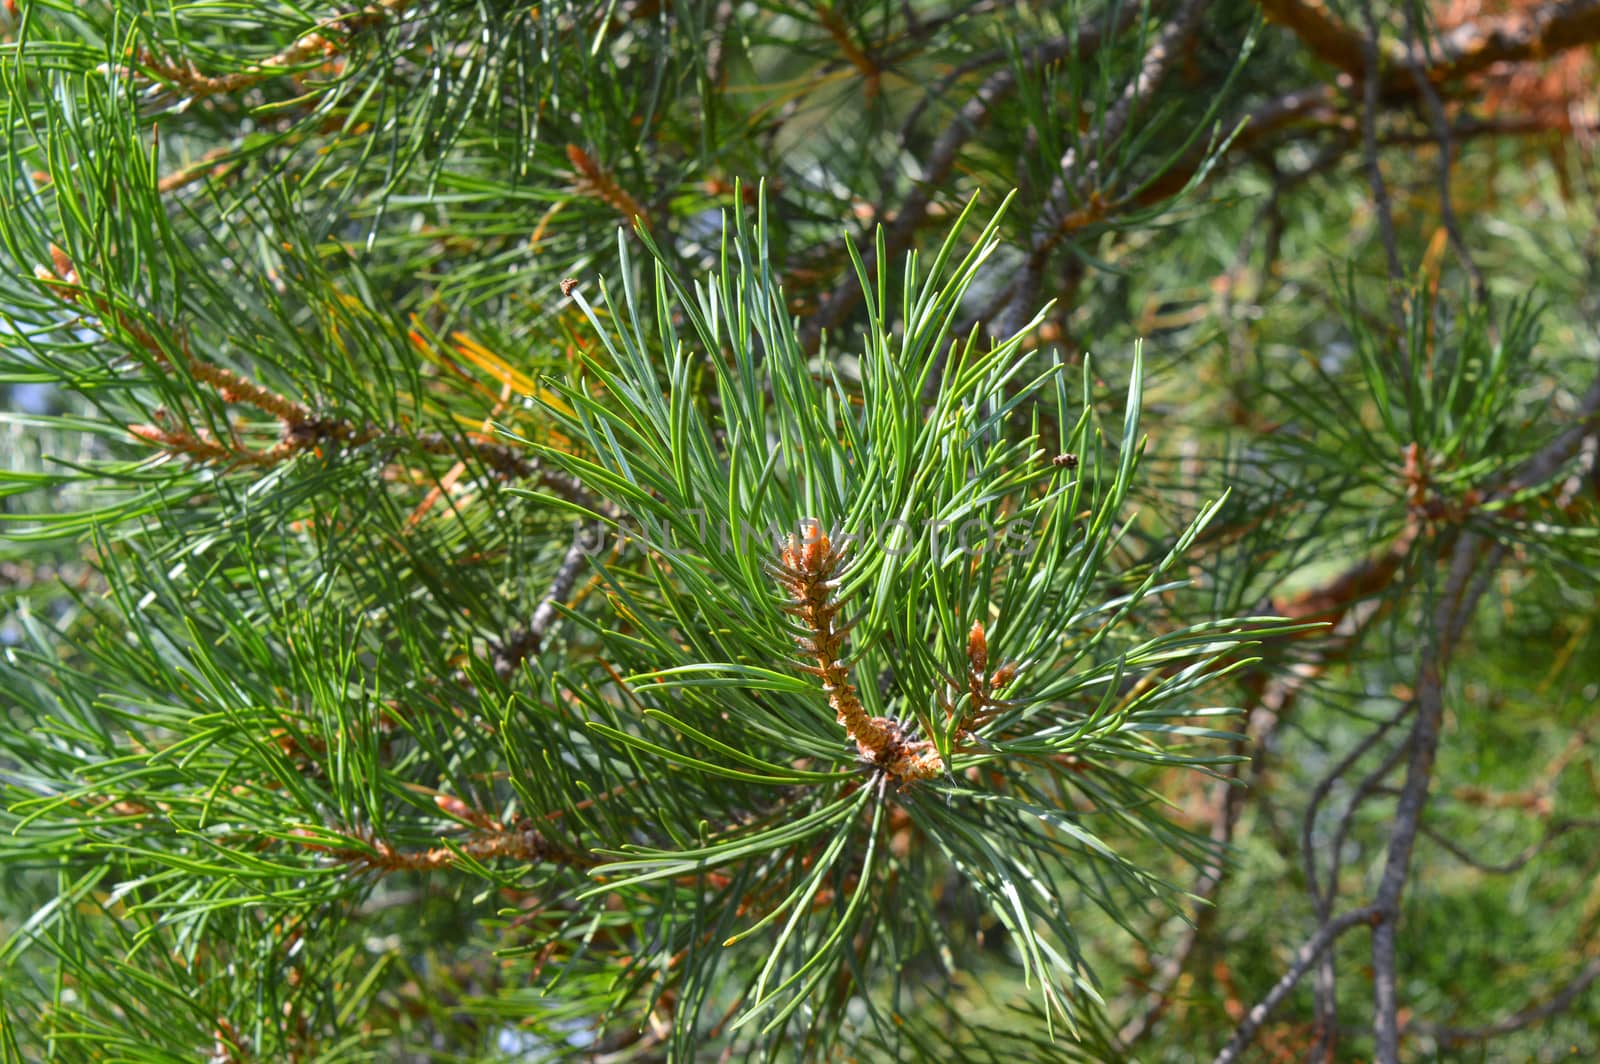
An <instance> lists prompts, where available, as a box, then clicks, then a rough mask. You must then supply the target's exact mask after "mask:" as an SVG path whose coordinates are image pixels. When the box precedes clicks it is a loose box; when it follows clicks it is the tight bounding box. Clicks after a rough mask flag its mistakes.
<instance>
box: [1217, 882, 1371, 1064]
mask: <svg viewBox="0 0 1600 1064" xmlns="http://www.w3.org/2000/svg"><path fill="white" fill-rule="evenodd" d="M1382 919H1383V914H1382V912H1381V910H1379V909H1378V907H1377V906H1375V905H1367V906H1363V907H1362V908H1360V909H1353V910H1351V911H1350V912H1347V913H1345V914H1343V915H1342V916H1339V917H1337V918H1335V919H1333V920H1329V921H1327V922H1326V923H1324V924H1323V925H1322V926H1321V927H1319V928H1317V931H1316V933H1315V934H1314V935H1312V936H1311V938H1310V939H1308V940H1307V941H1306V944H1305V945H1303V946H1301V947H1300V948H1299V949H1298V950H1296V951H1295V955H1294V961H1293V963H1291V964H1290V965H1289V969H1288V971H1286V972H1284V973H1283V975H1282V976H1281V977H1280V978H1279V979H1278V981H1277V982H1276V983H1274V984H1273V986H1272V989H1271V990H1269V991H1267V995H1266V997H1264V998H1262V999H1261V1000H1260V1001H1259V1002H1257V1003H1256V1005H1255V1007H1254V1008H1252V1009H1251V1010H1250V1011H1249V1012H1247V1013H1245V1017H1244V1020H1243V1021H1241V1022H1240V1024H1239V1026H1238V1027H1237V1028H1236V1029H1235V1030H1234V1032H1233V1037H1232V1038H1230V1039H1228V1044H1227V1045H1225V1046H1223V1047H1222V1052H1220V1053H1218V1054H1217V1056H1216V1059H1215V1060H1214V1061H1213V1064H1233V1062H1234V1061H1236V1060H1238V1059H1239V1055H1240V1054H1241V1053H1243V1052H1244V1051H1245V1050H1246V1049H1248V1048H1249V1047H1250V1043H1251V1042H1252V1041H1254V1040H1255V1036H1256V1032H1257V1031H1259V1030H1261V1025H1262V1024H1263V1023H1265V1022H1266V1020H1267V1017H1268V1016H1270V1015H1272V1010H1273V1009H1275V1008H1277V1007H1278V1005H1279V1004H1281V1003H1282V1001H1283V999H1284V998H1286V997H1288V996H1289V992H1290V991H1291V990H1293V989H1294V988H1295V985H1296V984H1297V983H1299V982H1300V980H1301V978H1303V977H1304V976H1305V974H1306V972H1307V971H1309V970H1310V969H1311V966H1312V965H1313V964H1315V963H1316V961H1317V958H1318V957H1320V956H1322V954H1323V952H1324V951H1325V950H1327V949H1328V948H1329V947H1331V946H1332V945H1333V944H1334V943H1335V942H1336V941H1338V939H1339V936H1340V935H1342V934H1344V933H1345V932H1346V931H1348V930H1350V929H1351V928H1352V927H1355V926H1356V925H1358V924H1376V923H1378V922H1379V921H1380V920H1382Z"/></svg>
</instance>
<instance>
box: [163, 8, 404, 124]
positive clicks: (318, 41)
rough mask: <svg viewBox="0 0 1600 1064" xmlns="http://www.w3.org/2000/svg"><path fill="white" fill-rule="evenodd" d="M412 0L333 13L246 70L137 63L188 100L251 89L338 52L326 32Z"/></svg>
mask: <svg viewBox="0 0 1600 1064" xmlns="http://www.w3.org/2000/svg"><path fill="white" fill-rule="evenodd" d="M411 3H412V0H378V2H377V3H374V4H369V5H368V6H366V7H364V8H362V9H361V10H359V11H354V12H350V13H349V14H344V15H335V16H334V17H333V18H330V19H327V20H326V21H324V22H322V23H320V24H319V25H318V26H317V28H316V29H314V30H312V31H310V32H308V33H306V34H304V35H303V36H301V37H300V38H299V39H297V40H296V41H295V42H294V43H293V44H291V45H289V47H287V48H285V49H283V51H281V52H278V53H277V54H275V55H270V56H268V57H267V58H265V59H262V60H259V61H255V62H251V63H250V64H249V69H247V70H237V71H234V72H233V73H230V74H217V75H208V74H205V73H202V72H201V71H200V69H199V68H198V67H196V66H195V65H194V64H193V63H191V62H186V61H181V60H171V59H164V58H161V57H159V56H155V55H151V54H149V53H145V54H144V55H141V56H140V57H139V63H140V66H142V67H143V68H144V69H145V70H147V71H149V72H150V73H152V74H154V75H155V76H156V77H158V78H160V79H161V80H162V81H164V82H166V83H167V84H169V85H171V86H172V87H173V88H175V89H177V90H179V91H180V92H181V93H182V94H183V95H184V96H186V97H187V98H188V99H189V100H191V101H198V100H204V99H206V98H207V97H210V96H217V95H220V94H224V93H235V92H240V91H242V90H244V89H249V88H253V87H254V86H256V85H259V84H260V83H261V82H263V81H267V80H269V79H271V78H275V77H280V76H282V75H284V74H287V73H291V72H292V71H293V70H294V69H295V68H296V67H300V66H304V65H305V64H306V63H309V62H311V61H313V60H318V59H320V60H324V61H325V60H327V59H328V58H330V57H332V56H336V55H338V54H340V53H341V52H342V51H343V50H344V48H345V47H346V45H345V44H344V43H343V42H341V41H337V40H334V39H332V38H330V37H328V36H327V35H326V34H327V33H329V32H332V31H338V32H341V33H344V34H347V35H348V34H354V33H356V32H358V31H361V30H365V29H371V28H372V27H374V26H379V25H382V24H383V23H385V22H388V21H389V20H390V19H392V18H396V17H398V16H400V15H402V14H404V12H405V10H406V9H407V8H408V7H410V6H411Z"/></svg>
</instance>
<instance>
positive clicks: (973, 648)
mask: <svg viewBox="0 0 1600 1064" xmlns="http://www.w3.org/2000/svg"><path fill="white" fill-rule="evenodd" d="M967 664H969V665H971V666H972V674H973V675H974V676H983V675H985V674H986V673H987V672H988V671H989V638H988V636H986V635H984V632H983V622H982V621H973V622H972V630H971V631H970V632H968V633H967Z"/></svg>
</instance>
